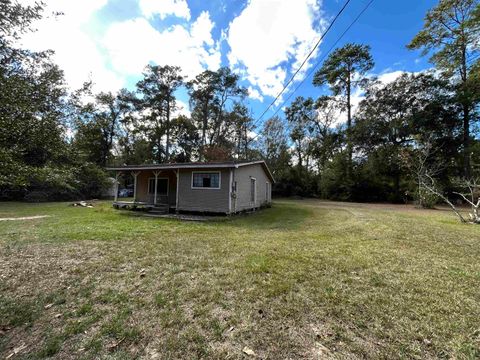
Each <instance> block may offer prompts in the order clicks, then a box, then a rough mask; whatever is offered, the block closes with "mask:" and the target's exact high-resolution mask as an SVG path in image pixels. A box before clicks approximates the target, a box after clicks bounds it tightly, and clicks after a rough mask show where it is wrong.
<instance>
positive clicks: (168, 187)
mask: <svg viewBox="0 0 480 360" xmlns="http://www.w3.org/2000/svg"><path fill="white" fill-rule="evenodd" d="M157 179H158V180H160V179H162V180H165V179H166V180H167V193H166V194H159V193H158V190H157V196H168V195H169V193H170V178H168V177H158V178H157ZM150 180H154V183H155V178H154V177H150V178H148V190H147V191H148V195H153V196H155V189H153V190H154V191H153V192H150Z"/></svg>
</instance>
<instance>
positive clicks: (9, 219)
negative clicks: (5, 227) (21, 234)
mask: <svg viewBox="0 0 480 360" xmlns="http://www.w3.org/2000/svg"><path fill="white" fill-rule="evenodd" d="M47 217H50V215H36V216H24V217H10V218H0V221H15V220H34V219H43V218H47Z"/></svg>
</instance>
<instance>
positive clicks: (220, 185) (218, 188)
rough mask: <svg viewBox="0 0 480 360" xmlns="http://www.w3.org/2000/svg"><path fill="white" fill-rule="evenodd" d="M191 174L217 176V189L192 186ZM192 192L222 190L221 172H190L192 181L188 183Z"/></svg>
mask: <svg viewBox="0 0 480 360" xmlns="http://www.w3.org/2000/svg"><path fill="white" fill-rule="evenodd" d="M193 174H218V187H200V186H193ZM190 186H191V189H192V190H220V189H221V188H222V172H221V171H192V179H191V182H190Z"/></svg>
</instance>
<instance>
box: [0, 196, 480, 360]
mask: <svg viewBox="0 0 480 360" xmlns="http://www.w3.org/2000/svg"><path fill="white" fill-rule="evenodd" d="M0 215H1V217H20V216H32V215H50V217H48V218H43V219H32V220H26V221H5V222H2V223H0V356H1V357H6V356H8V355H10V354H11V353H13V352H14V351H15V349H17V351H18V353H17V354H15V355H14V356H12V358H46V357H54V358H59V359H69V358H82V359H94V358H99V357H109V358H125V359H129V358H139V357H144V358H158V359H178V358H208V359H225V358H230V359H237V358H244V357H249V356H248V355H246V354H244V353H243V349H244V348H245V347H247V348H249V349H252V350H253V351H254V352H255V354H256V356H257V357H259V358H269V359H283V358H303V359H315V358H439V357H446V358H465V359H468V358H472V359H473V358H478V357H479V356H480V326H479V323H478V319H479V318H480V293H479V291H478V289H479V286H480V261H479V260H480V246H479V245H480V228H478V227H475V226H472V225H461V224H458V223H457V222H456V219H455V218H454V217H453V216H452V215H451V214H450V213H448V212H446V211H420V210H413V209H411V208H409V207H402V206H400V207H397V206H392V205H388V206H387V205H364V204H345V203H332V202H322V201H316V200H307V201H286V200H284V201H278V202H276V203H275V204H274V207H273V208H272V209H267V210H264V211H262V212H260V213H258V214H255V215H253V216H246V217H238V218H232V219H228V220H221V221H214V222H208V223H192V222H179V221H176V220H172V219H151V218H142V217H138V216H135V214H134V213H129V212H125V211H114V210H113V209H111V208H110V206H109V204H108V203H99V204H98V205H97V206H96V207H95V208H93V209H86V208H74V207H68V206H67V204H64V203H55V204H39V205H31V204H18V203H3V204H0Z"/></svg>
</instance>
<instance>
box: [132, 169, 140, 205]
mask: <svg viewBox="0 0 480 360" xmlns="http://www.w3.org/2000/svg"><path fill="white" fill-rule="evenodd" d="M139 174H140V171H134V172H133V173H132V175H133V202H134V203H136V202H137V177H138V175H139Z"/></svg>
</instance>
